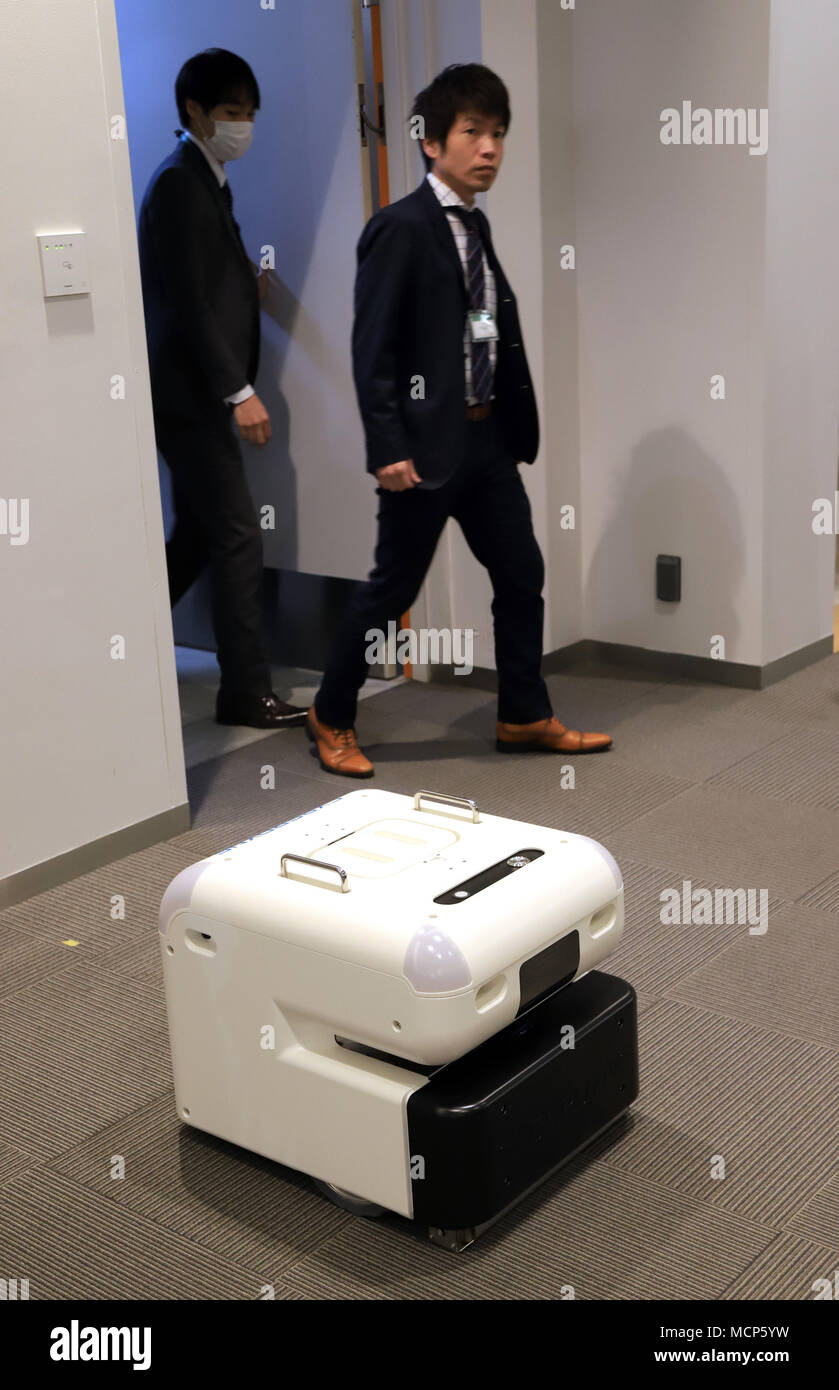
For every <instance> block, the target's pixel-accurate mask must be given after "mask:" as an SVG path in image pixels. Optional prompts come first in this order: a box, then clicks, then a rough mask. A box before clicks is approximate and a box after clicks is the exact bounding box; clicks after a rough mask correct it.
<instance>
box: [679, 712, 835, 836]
mask: <svg viewBox="0 0 839 1390" xmlns="http://www.w3.org/2000/svg"><path fill="white" fill-rule="evenodd" d="M837 769H839V714H837V720H836V730H835V731H833V730H819V732H818V734H816V735H814V734H813V731H812V730H811V729H810V728H803V729H795V730H792V731H789V732H788V733H787V735H786V737H785V738H782V739H779V740H777V741H776V742H774V743H772V744H771V745H770V746H769V747H768V748H762V749H760V750H759V751H757V752H754V753H752V754H751V755H750V756H749V757H746V758H743V759H742V760H741V761H740V762H738V763H737V764H736V765H735V766H734V767H729V768H727V769H726V770H725V771H723V772H720V773H718V774H717V776H716V777H712V778H711V779H710V781H709V782H708V784H707V785H708V786H709V787H712V788H717V787H718V788H720V790H725V789H726V788H728V787H732V788H735V789H736V790H737V791H738V792H743V793H747V794H748V795H750V796H755V797H770V798H772V799H774V800H776V801H786V802H790V801H791V802H795V803H796V804H797V805H800V806H814V807H817V806H822V807H824V808H825V809H826V810H830V811H839V777H837V775H836V774H837ZM836 858H837V862H839V842H837V848H836Z"/></svg>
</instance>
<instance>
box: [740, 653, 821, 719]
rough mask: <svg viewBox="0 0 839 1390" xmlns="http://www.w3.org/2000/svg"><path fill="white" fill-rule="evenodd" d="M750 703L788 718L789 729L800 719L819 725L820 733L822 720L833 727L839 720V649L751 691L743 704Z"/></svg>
mask: <svg viewBox="0 0 839 1390" xmlns="http://www.w3.org/2000/svg"><path fill="white" fill-rule="evenodd" d="M750 707H751V708H754V709H755V710H757V709H760V710H761V711H762V713H763V714H771V715H773V716H775V715H780V716H781V717H783V718H787V719H789V721H790V725H791V728H790V732H791V733H792V732H794V731H795V729H796V728H797V726H798V725H799V724H800V723H802V722H803V723H812V724H814V725H816V726H818V729H819V732H820V733H824V732H825V730H824V727H823V726H824V725H825V724H829V725H832V726H833V727H834V728H835V727H836V726H837V723H839V653H836V652H833V653H832V654H831V655H830V656H826V657H823V658H822V660H821V661H816V662H814V663H813V665H812V666H807V667H805V669H804V670H803V671H796V673H795V675H792V676H787V677H786V678H785V679H784V680H782V681H777V682H776V684H775V685H770V686H768V687H767V689H766V690H756V691H754V692H752V694H751V697H750V704H749V705H748V706H745V708H750ZM815 736H816V731H815V730H814V737H815Z"/></svg>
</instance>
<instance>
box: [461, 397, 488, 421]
mask: <svg viewBox="0 0 839 1390" xmlns="http://www.w3.org/2000/svg"><path fill="white" fill-rule="evenodd" d="M491 410H492V401H487V403H486V405H467V407H466V418H467V420H485V419H486V417H487V416H488V415H489V414H490V412H491Z"/></svg>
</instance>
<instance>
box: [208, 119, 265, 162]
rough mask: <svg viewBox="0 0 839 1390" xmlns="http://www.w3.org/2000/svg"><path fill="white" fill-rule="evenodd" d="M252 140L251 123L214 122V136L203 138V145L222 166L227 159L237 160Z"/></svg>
mask: <svg viewBox="0 0 839 1390" xmlns="http://www.w3.org/2000/svg"><path fill="white" fill-rule="evenodd" d="M252 139H253V121H216V129H215V134H214V135H211V136H210V137H209V138H207V137H205V138H204V144H205V145H206V146H207V149H208V150H209V151H210V154H212V155H215V157H216V159H217V160H218V161H219V162H220V163H221V164H224V163H225V162H226V160H228V159H239V157H240V156H241V155H243V154H244V153H245V151H246V150H248V149H250V143H251V140H252Z"/></svg>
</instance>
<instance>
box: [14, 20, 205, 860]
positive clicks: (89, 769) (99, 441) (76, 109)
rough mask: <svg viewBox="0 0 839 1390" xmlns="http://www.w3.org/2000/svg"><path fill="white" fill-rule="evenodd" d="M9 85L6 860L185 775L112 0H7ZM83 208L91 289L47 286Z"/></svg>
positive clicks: (173, 803) (164, 790)
mask: <svg viewBox="0 0 839 1390" xmlns="http://www.w3.org/2000/svg"><path fill="white" fill-rule="evenodd" d="M0 87H2V91H3V94H4V108H5V110H6V113H7V138H6V141H5V149H4V157H3V199H2V207H3V212H2V246H3V258H2V262H0V301H2V304H3V314H2V317H0V324H2V327H1V328H0V334H2V336H0V414H1V415H2V422H3V423H2V461H1V462H0V496H2V497H5V498H8V497H27V498H29V504H30V537H29V540H28V543H27V544H25V545H17V546H13V545H11V544H10V541H9V538H8V537H6V536H0V571H2V573H0V588H2V592H3V596H4V598H3V604H2V607H0V650H2V653H3V657H2V661H3V718H2V721H0V766H2V775H3V790H4V803H3V834H2V836H0V878H4V877H6V876H8V875H13V874H16V873H18V872H20V871H23V870H25V869H28V868H31V867H32V866H34V865H38V864H42V863H43V862H44V861H46V860H50V859H53V858H54V857H56V856H59V855H61V854H64V853H67V852H68V851H71V850H74V849H76V848H77V847H79V846H82V845H86V844H88V843H89V842H90V841H94V840H97V839H99V838H101V837H105V836H108V835H111V834H113V833H114V832H116V831H119V830H123V829H125V828H127V827H132V826H135V827H136V826H137V825H138V824H139V823H141V822H143V821H147V820H150V819H152V818H154V817H159V816H160V815H161V814H163V813H165V812H168V811H172V810H173V808H178V807H183V805H184V803H185V801H186V786H185V778H184V767H183V749H182V744H181V733H180V718H179V711H178V700H177V687H176V680H175V667H174V656H173V649H172V631H171V622H170V617H169V605H168V595H167V585H166V571H165V562H164V552H163V532H162V526H161V519H160V501H159V493H158V488H157V472H156V465H155V448H154V439H153V434H152V422H151V408H150V397H149V385H148V371H147V362H146V351H145V337H144V330H143V318H142V307H141V298H140V279H139V265H138V261H137V252H136V239H135V233H134V209H133V202H132V194H131V182H130V173H129V166H128V151H127V145H126V142H125V141H124V140H123V141H112V140H111V139H110V138H109V120H110V118H111V116H113V115H118V114H119V113H120V112H121V111H122V92H121V86H120V73H119V64H118V59H117V48H116V28H115V23H114V15H113V7H112V3H111V0H99V3H97V0H62V4H61V5H55V4H54V3H53V0H27V3H26V4H14V5H4V6H3V7H2V8H1V9H0ZM79 228H81V229H82V230H84V231H85V232H86V233H87V239H88V250H89V262H90V283H91V293H90V294H89V295H87V296H83V297H75V298H70V299H59V300H53V301H45V300H44V298H43V290H42V283H41V271H40V264H39V258H38V252H37V245H36V240H35V236H36V233H38V232H53V231H62V230H75V229H79ZM115 374H122V375H123V376H124V378H125V381H126V389H127V394H126V399H125V400H122V401H119V400H112V399H111V397H110V381H111V378H112V376H113V375H115ZM114 634H120V635H122V636H123V637H124V638H125V642H126V659H125V660H122V661H115V660H112V659H111V655H110V650H111V649H110V643H111V638H112V636H113V635H114ZM175 818H176V819H177V812H176V813H175ZM180 820H181V822H182V824H183V823H186V822H185V818H184V815H183V812H182V813H181V815H180ZM179 828H181V827H179ZM170 833H173V832H171V831H170Z"/></svg>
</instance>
